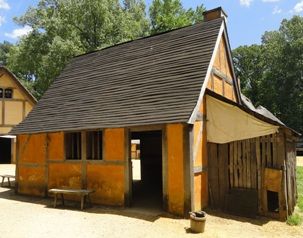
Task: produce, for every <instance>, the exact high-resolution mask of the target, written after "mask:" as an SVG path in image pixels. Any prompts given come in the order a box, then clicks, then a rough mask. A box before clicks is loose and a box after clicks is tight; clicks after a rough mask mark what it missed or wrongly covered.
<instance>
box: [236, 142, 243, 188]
mask: <svg viewBox="0 0 303 238" xmlns="http://www.w3.org/2000/svg"><path fill="white" fill-rule="evenodd" d="M237 144H238V148H237V149H238V152H237V161H238V174H239V177H238V183H239V187H240V188H243V172H242V159H241V156H242V142H241V141H238V143H237Z"/></svg>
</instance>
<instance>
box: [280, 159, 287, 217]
mask: <svg viewBox="0 0 303 238" xmlns="http://www.w3.org/2000/svg"><path fill="white" fill-rule="evenodd" d="M282 167H283V179H282V186H281V187H282V191H281V197H280V201H279V202H280V204H279V208H282V209H280V212H279V213H280V218H284V219H286V218H287V216H288V214H289V209H288V202H287V185H286V180H287V178H286V163H285V161H284V162H283V166H282Z"/></svg>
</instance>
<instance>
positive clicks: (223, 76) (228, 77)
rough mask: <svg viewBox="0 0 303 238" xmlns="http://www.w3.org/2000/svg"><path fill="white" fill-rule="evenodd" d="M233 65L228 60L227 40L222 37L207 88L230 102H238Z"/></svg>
mask: <svg viewBox="0 0 303 238" xmlns="http://www.w3.org/2000/svg"><path fill="white" fill-rule="evenodd" d="M231 64H232V62H229V59H228V55H227V47H226V44H225V40H224V38H223V37H222V38H221V40H220V44H219V47H218V51H217V52H216V56H215V61H214V65H213V72H212V74H211V76H210V78H209V80H208V84H207V88H208V89H210V90H212V91H214V92H216V93H218V94H220V95H223V96H225V97H226V98H228V99H230V100H233V101H236V96H235V89H234V85H233V80H232V79H233V75H232V70H231V66H230V65H231Z"/></svg>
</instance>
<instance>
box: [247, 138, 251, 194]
mask: <svg viewBox="0 0 303 238" xmlns="http://www.w3.org/2000/svg"><path fill="white" fill-rule="evenodd" d="M250 144H251V140H250V139H248V140H246V160H247V163H246V166H247V167H246V168H247V180H246V182H247V188H251V151H250Z"/></svg>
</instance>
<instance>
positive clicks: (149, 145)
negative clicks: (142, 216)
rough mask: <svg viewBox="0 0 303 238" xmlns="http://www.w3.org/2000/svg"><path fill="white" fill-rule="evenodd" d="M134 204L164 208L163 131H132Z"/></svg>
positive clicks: (142, 206)
mask: <svg viewBox="0 0 303 238" xmlns="http://www.w3.org/2000/svg"><path fill="white" fill-rule="evenodd" d="M131 157H132V206H133V207H139V208H144V209H146V208H150V209H162V197H163V192H162V132H161V131H148V132H132V133H131Z"/></svg>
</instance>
